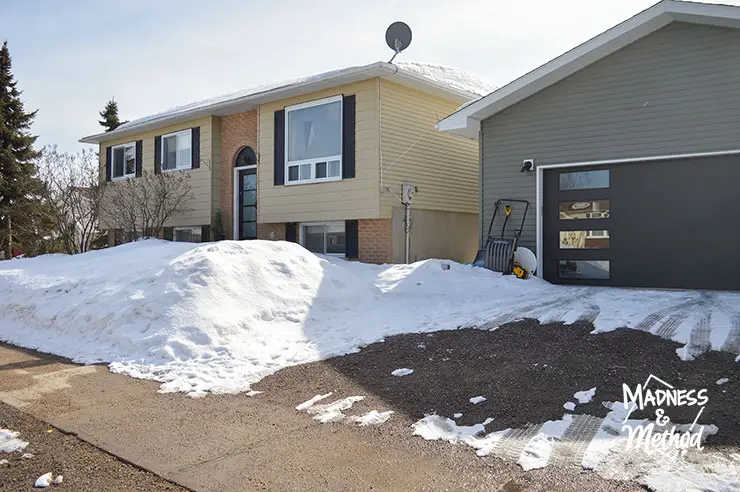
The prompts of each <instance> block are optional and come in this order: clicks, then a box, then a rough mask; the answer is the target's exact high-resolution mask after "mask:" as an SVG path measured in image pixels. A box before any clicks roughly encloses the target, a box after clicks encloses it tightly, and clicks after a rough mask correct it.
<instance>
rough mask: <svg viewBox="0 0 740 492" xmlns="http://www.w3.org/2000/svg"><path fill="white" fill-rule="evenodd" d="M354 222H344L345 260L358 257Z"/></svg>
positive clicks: (357, 238) (357, 240) (356, 232)
mask: <svg viewBox="0 0 740 492" xmlns="http://www.w3.org/2000/svg"><path fill="white" fill-rule="evenodd" d="M358 229H359V228H358V227H357V221H356V220H345V221H344V238H345V239H344V244H345V252H344V256H345V257H346V258H359V257H360V242H359V237H358V236H359V234H358Z"/></svg>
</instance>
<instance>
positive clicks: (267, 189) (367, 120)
mask: <svg viewBox="0 0 740 492" xmlns="http://www.w3.org/2000/svg"><path fill="white" fill-rule="evenodd" d="M351 94H355V127H356V128H355V166H356V167H355V177H354V178H350V179H343V180H341V181H332V182H327V183H310V184H295V185H283V186H274V184H273V183H274V171H273V169H274V168H273V145H274V123H275V111H279V110H281V109H283V108H284V107H286V106H291V105H293V104H299V103H303V102H308V101H314V100H317V99H323V98H326V97H331V96H336V95H345V96H347V95H351ZM377 98H378V79H372V80H367V81H363V82H358V83H354V84H348V85H344V86H339V87H335V88H333V89H328V90H324V91H320V92H314V93H311V94H307V95H303V96H300V97H293V98H289V99H283V100H281V101H277V102H274V103H269V104H264V105H262V106H260V111H259V156H260V163H259V165H258V166H257V189H258V194H259V195H258V201H257V203H258V206H257V211H258V221H259V222H306V221H327V220H345V219H361V218H375V217H377V216H378V207H379V190H378V179H379V175H378V169H379V157H378V104H377Z"/></svg>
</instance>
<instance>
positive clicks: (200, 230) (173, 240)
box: [172, 226, 203, 244]
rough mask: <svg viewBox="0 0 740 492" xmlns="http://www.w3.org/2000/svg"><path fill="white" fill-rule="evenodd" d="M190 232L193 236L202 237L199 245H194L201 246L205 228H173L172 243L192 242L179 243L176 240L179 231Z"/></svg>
mask: <svg viewBox="0 0 740 492" xmlns="http://www.w3.org/2000/svg"><path fill="white" fill-rule="evenodd" d="M185 230H187V231H190V234H191V235H193V234H194V233H195V234H199V235H200V242H198V243H192V244H200V243H202V242H203V228H202V227H200V226H181V227H173V228H172V242H180V243H184V242H192V241H177V240H176V239H175V238H176V237H177V231H185Z"/></svg>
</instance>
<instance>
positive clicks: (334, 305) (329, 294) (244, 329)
mask: <svg viewBox="0 0 740 492" xmlns="http://www.w3.org/2000/svg"><path fill="white" fill-rule="evenodd" d="M0 292H2V293H3V296H2V298H1V299H0V340H3V341H6V342H9V343H13V344H16V345H20V346H23V347H28V348H34V349H39V350H42V351H44V352H50V353H54V354H57V355H61V356H64V357H69V358H71V359H73V360H75V361H77V362H81V363H99V362H107V363H109V364H110V368H111V370H112V371H115V372H120V373H124V374H128V375H130V376H133V377H137V378H143V379H151V380H155V381H159V382H161V383H162V387H161V390H162V391H183V392H186V393H188V394H190V395H193V396H198V395H203V394H205V392H207V391H213V392H240V391H248V390H249V385H250V384H252V383H254V382H256V381H258V380H260V379H261V378H263V377H264V376H265V375H268V374H271V373H273V372H275V371H277V370H279V369H281V368H283V367H287V366H293V365H297V364H302V363H306V362H312V361H317V360H321V359H325V358H328V357H332V356H335V355H343V354H347V353H351V352H354V351H357V350H359V349H360V348H361V347H363V346H365V345H368V344H370V343H374V342H377V341H381V340H383V338H384V337H386V336H390V335H395V334H400V333H414V332H417V333H418V332H429V331H435V330H446V329H456V328H458V327H466V326H474V327H480V328H491V329H493V328H496V327H497V326H499V325H501V324H503V323H507V322H511V321H515V320H517V319H521V318H523V317H532V318H537V319H539V320H541V321H543V322H549V321H556V320H557V321H563V322H565V323H571V322H573V321H576V320H578V319H582V318H583V317H588V318H589V319H593V320H594V325H595V327H596V332H601V331H607V330H612V329H615V328H618V327H621V326H632V327H635V326H638V325H639V324H640V323H641V322H644V320H645V319H652V318H648V316H650V315H651V313H656V312H657V313H659V314H660V313H667V314H665V315H662V317H660V316H658V317H657V319H658V320H661V321H660V322H657V323H653V325H652V326H651V327H648V329H650V330H651V331H653V332H656V331H658V330H659V329H660V328H661V327H662V324H661V323H662V322H670V323H671V324H672V325H673V326H672V329H671V330H670V334H669V335H668V336H670V337H671V338H673V339H674V340H677V341H679V342H682V343H686V344H689V343H690V341H691V340H692V336H691V331H692V329H694V327H695V326H697V324H696V321H697V316H703V313H704V312H705V310H704V309H697V307H698V306H699V305H700V303H709V302H710V301H711V304H706V305H705V307H706V309H709V310H711V311H712V317H711V334H710V335H709V336H708V341H707V343H705V344H704V345H702V347H703V348H701V347H699V349H701V350H706V349H709V348H714V349H721V348H722V347H723V346H725V344H726V343H729V342H728V341H731V340H732V336H731V327H732V326H733V325H732V323H731V320H732V319H736V317H737V318H738V319H740V313H738V312H737V308H736V306H738V305H740V295H738V294H736V293H719V294H707V293H700V292H655V291H644V290H621V289H604V288H598V287H564V286H554V285H551V284H549V283H547V282H544V281H542V280H539V279H537V278H531V279H529V280H524V281H523V280H519V279H517V278H515V277H513V276H502V275H500V274H498V273H494V272H491V271H488V270H485V269H483V268H476V267H472V266H468V265H461V264H459V263H455V262H452V261H442V260H427V261H421V262H417V263H414V264H411V265H367V264H361V263H358V262H347V261H344V260H341V259H337V258H329V257H318V256H316V255H314V254H312V253H310V252H308V251H307V250H305V249H303V248H302V247H301V246H299V245H297V244H293V243H288V242H277V241H221V242H218V243H207V244H202V245H196V244H189V243H171V242H166V241H159V240H147V241H141V242H137V243H133V244H127V245H123V246H118V247H115V248H109V249H106V250H101V251H93V252H90V253H85V254H82V255H76V256H66V255H47V256H41V257H38V258H31V259H20V260H13V261H5V262H0ZM676 306H677V307H676ZM733 310H734V311H733ZM675 312H679V313H685V318H683V321H682V322H681V323H676V322H675V321H676V319H675V317H674V316H672V314H674V313H675ZM694 338H696V339H701V337H694ZM696 350H697V347H692V348H691V351H692V352H695V351H696Z"/></svg>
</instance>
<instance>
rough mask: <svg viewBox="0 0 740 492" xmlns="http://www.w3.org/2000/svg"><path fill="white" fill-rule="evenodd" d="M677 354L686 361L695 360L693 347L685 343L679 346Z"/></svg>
mask: <svg viewBox="0 0 740 492" xmlns="http://www.w3.org/2000/svg"><path fill="white" fill-rule="evenodd" d="M676 354H677V355H678V357H679V359H681V360H682V361H684V362H688V361H692V360H694V354H693V353H692V352H691V348H690V347H689V345H684V346H683V347H679V348H677V349H676Z"/></svg>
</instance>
